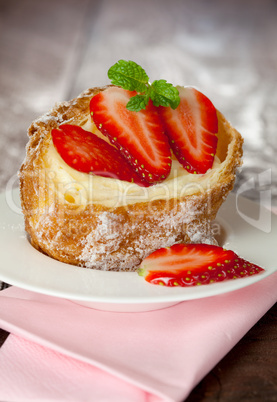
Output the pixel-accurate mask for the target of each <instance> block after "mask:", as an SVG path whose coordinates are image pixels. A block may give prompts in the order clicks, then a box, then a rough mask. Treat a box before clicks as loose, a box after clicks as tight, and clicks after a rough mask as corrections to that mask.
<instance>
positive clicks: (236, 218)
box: [0, 189, 277, 312]
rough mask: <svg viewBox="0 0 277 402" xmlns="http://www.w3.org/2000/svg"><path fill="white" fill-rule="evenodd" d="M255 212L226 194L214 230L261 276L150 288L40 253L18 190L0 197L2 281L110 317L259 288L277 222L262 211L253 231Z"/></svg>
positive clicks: (270, 263)
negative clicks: (28, 228)
mask: <svg viewBox="0 0 277 402" xmlns="http://www.w3.org/2000/svg"><path fill="white" fill-rule="evenodd" d="M259 208H260V207H259V205H258V204H256V203H253V202H250V201H249V200H247V199H245V198H241V197H240V198H236V196H235V195H233V194H230V195H229V197H228V199H227V201H226V202H225V203H224V204H223V206H222V207H221V209H220V212H219V214H218V218H217V220H216V224H217V225H220V226H218V227H220V230H221V234H220V236H219V242H220V244H221V245H222V246H223V245H224V246H226V248H229V249H232V250H234V251H235V252H236V253H237V254H239V255H240V256H241V257H243V258H245V259H247V260H250V261H251V262H254V263H255V264H257V265H260V266H262V267H263V268H265V269H266V271H265V272H263V273H261V274H258V275H254V276H251V277H247V278H243V279H236V280H229V281H226V282H220V283H215V284H212V285H203V286H195V287H190V288H187V287H177V288H167V287H162V286H156V285H151V284H149V283H148V282H146V281H145V280H144V279H143V278H142V277H139V276H138V274H137V273H133V272H132V273H126V272H103V271H98V270H90V269H85V268H80V267H75V266H72V265H68V264H65V263H61V262H59V261H56V260H54V259H52V258H49V257H47V256H46V255H44V254H42V253H40V252H38V251H37V250H35V249H34V248H33V247H32V246H31V245H30V243H29V242H28V240H27V238H26V235H25V231H24V223H23V216H22V214H21V213H20V202H19V194H18V189H16V190H14V191H13V192H6V193H2V194H1V195H0V244H1V260H0V261H1V262H0V280H2V281H4V282H7V283H9V284H12V285H15V286H18V287H21V288H24V289H27V290H31V291H35V292H39V293H43V294H47V295H51V296H56V297H62V298H66V299H69V300H72V301H74V302H76V303H79V304H82V305H85V306H89V307H93V308H97V309H100V310H108V311H126V312H127V311H150V310H156V309H161V308H164V307H169V306H171V305H174V304H177V303H179V302H181V301H185V300H192V299H199V298H204V297H209V296H216V295H220V294H223V293H226V292H230V291H234V290H237V289H240V288H243V287H245V286H248V285H251V284H253V283H255V282H258V281H260V280H261V279H263V278H265V277H266V276H268V275H270V274H272V273H273V272H275V271H276V270H277V266H276V265H277V263H276V245H277V218H276V217H275V216H271V214H270V212H269V211H267V210H264V209H262V212H263V214H264V216H265V217H266V216H267V217H268V214H270V215H269V220H268V224H267V227H266V228H257V227H255V226H259V224H258V223H259V219H258V218H257V216H258V217H259V213H260V212H261V211H260V209H259ZM266 214H267V215H266ZM256 219H257V220H256ZM269 224H271V230H270V231H269V229H268V225H269ZM260 226H263V225H262V224H261V225H260ZM215 228H216V227H215ZM265 229H266V230H267V232H265V231H264V230H265Z"/></svg>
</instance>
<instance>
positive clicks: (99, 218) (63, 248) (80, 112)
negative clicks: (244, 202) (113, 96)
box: [19, 87, 243, 271]
mask: <svg viewBox="0 0 277 402" xmlns="http://www.w3.org/2000/svg"><path fill="white" fill-rule="evenodd" d="M105 88H106V87H101V88H93V89H89V90H87V91H85V92H83V93H82V94H81V95H80V96H79V97H78V98H75V99H73V100H72V101H70V102H64V103H60V104H57V105H56V106H55V107H54V108H53V110H51V111H50V112H49V113H47V114H46V115H44V116H43V117H42V118H40V119H38V120H36V121H34V122H33V124H32V125H31V126H30V128H29V131H28V134H29V136H30V139H29V143H28V145H27V154H26V158H25V161H24V163H23V165H22V167H21V169H20V173H19V177H20V193H21V203H22V209H23V213H24V217H25V228H26V231H27V233H28V234H29V236H30V241H31V243H32V245H33V246H34V247H36V248H37V249H38V250H40V251H42V252H44V253H46V254H47V255H49V256H51V257H53V258H55V259H57V260H60V261H62V262H65V263H69V264H74V265H79V266H84V267H87V268H96V269H102V270H114V271H127V270H135V269H136V267H137V266H138V265H139V264H140V262H141V260H142V259H143V258H144V257H145V256H147V255H149V254H150V253H151V252H152V251H154V250H156V249H158V248H161V247H168V246H171V245H172V244H174V243H178V242H212V241H213V238H212V233H211V230H212V228H211V222H212V220H213V219H214V218H215V216H216V214H217V211H218V209H219V207H220V206H221V204H222V202H223V201H224V199H225V198H226V196H227V194H228V193H229V192H230V191H231V190H232V188H233V185H234V181H235V173H236V168H237V166H238V165H240V164H241V157H242V144H243V139H242V137H241V135H240V134H239V133H238V132H237V131H236V130H235V129H234V128H233V127H232V126H231V125H230V123H228V122H227V120H226V119H225V118H224V116H223V115H222V114H221V113H220V112H218V118H219V136H218V149H217V156H218V157H219V158H220V159H221V161H223V160H224V161H225V163H224V168H223V169H222V170H221V172H220V175H219V177H218V179H217V182H216V184H214V185H213V186H212V187H211V188H210V189H209V188H208V189H201V188H200V187H199V188H198V190H197V192H196V193H195V194H193V195H188V196H185V197H182V198H178V199H177V198H171V199H169V200H163V199H160V200H155V201H153V202H139V203H134V204H130V205H127V206H120V207H116V208H108V207H106V206H104V205H99V204H97V205H96V204H92V203H90V204H87V205H85V206H83V207H80V206H76V205H71V204H69V203H68V204H65V203H63V204H61V203H59V200H58V197H57V196H56V195H55V192H54V191H52V190H51V186H50V187H49V182H48V181H47V180H46V178H45V176H44V173H43V172H44V166H43V163H44V162H43V155H44V154H45V152H46V151H47V148H48V146H49V142H50V141H51V130H52V129H53V128H56V127H58V126H59V125H60V124H62V123H65V122H67V123H69V124H70V123H71V122H72V124H76V123H77V122H81V121H82V120H83V118H84V115H87V114H88V113H89V102H90V99H91V97H92V96H93V95H95V94H96V93H98V92H99V91H102V90H104V89H105ZM49 188H50V189H49Z"/></svg>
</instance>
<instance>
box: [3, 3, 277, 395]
mask: <svg viewBox="0 0 277 402" xmlns="http://www.w3.org/2000/svg"><path fill="white" fill-rule="evenodd" d="M276 40H277V4H276V1H274V0H263V1H259V0H244V1H241V0H232V1H230V2H227V1H220V0H212V1H206V0H199V1H193V0H185V1H182V0H171V1H165V0H160V1H159V0H139V1H132V0H129V1H128V0H113V1H112V0H106V1H105V0H102V1H97V0H48V1H44V2H40V1H35V0H20V1H17V0H10V1H8V2H5V1H0V89H1V90H0V118H1V134H0V189H1V190H2V191H4V190H5V188H6V185H7V183H8V184H9V185H10V184H11V183H12V184H13V185H16V182H17V181H16V176H15V175H16V172H17V170H18V168H19V166H20V164H21V161H22V160H23V158H24V155H25V144H26V142H27V137H26V129H27V127H28V126H29V124H30V122H31V121H32V120H33V119H34V118H36V117H38V116H39V115H41V114H43V113H44V112H45V111H47V110H49V109H50V108H51V107H52V106H53V104H54V103H55V102H57V101H62V100H67V99H70V98H72V97H74V96H76V95H78V94H79V93H80V92H81V91H82V90H84V89H86V88H87V87H91V86H96V85H97V86H98V85H105V84H107V83H108V82H109V81H108V78H107V70H108V68H109V67H110V66H111V65H112V64H114V63H115V62H116V61H117V60H118V59H126V60H134V61H136V62H138V63H139V64H141V65H142V66H143V67H144V68H145V69H146V71H147V73H148V75H149V76H150V80H151V81H153V80H155V79H159V78H165V79H167V80H168V81H169V82H172V83H173V84H182V85H193V86H196V87H198V88H199V89H200V90H201V91H202V92H204V93H205V94H206V95H207V96H209V97H210V98H211V99H212V101H213V102H214V103H215V105H216V106H217V108H218V109H220V110H221V111H222V112H223V113H224V114H225V115H226V117H227V118H228V119H229V120H230V121H231V122H232V123H233V125H234V126H235V127H236V128H237V129H238V130H239V131H241V133H242V134H243V136H244V138H245V157H244V167H243V169H242V170H241V172H240V173H239V175H238V180H237V184H236V187H235V191H241V189H242V185H243V183H245V182H246V181H248V180H249V179H251V178H252V180H253V182H252V183H253V186H252V187H251V186H250V187H249V186H248V187H249V188H248V190H247V191H246V192H245V194H244V195H245V196H247V197H249V198H252V199H256V200H259V199H260V196H261V192H262V191H271V199H270V200H271V206H272V207H276V206H277V164H276V154H277V135H276V127H277V113H276V109H277V90H276V89H277V87H276V82H277V80H276V71H277V46H276ZM263 172H269V174H270V181H269V182H268V181H266V180H265V181H263V180H262V177H264V176H261V174H262V173H263ZM267 177H269V176H267ZM261 252H262V250H261ZM276 318H277V307H276V305H275V306H274V307H273V308H272V309H271V310H270V311H269V312H268V313H267V314H266V315H265V316H264V317H263V318H262V319H261V320H260V321H259V323H257V324H256V325H255V327H254V328H252V329H251V330H250V331H249V333H248V334H247V335H246V336H245V337H244V338H243V339H242V340H241V341H240V342H239V344H238V345H237V346H236V347H235V348H234V349H233V350H232V351H231V352H230V353H229V354H228V355H227V356H226V357H225V358H224V359H223V360H222V361H221V362H220V363H219V364H218V365H217V366H216V367H215V368H214V369H213V370H212V371H211V373H210V374H208V376H207V377H206V378H204V379H203V381H202V382H201V383H200V384H199V385H198V386H197V387H196V388H195V389H194V391H193V392H192V393H191V395H190V397H189V398H188V399H187V401H190V402H191V401H205V402H207V401H208V402H210V401H211V402H212V401H221V402H229V401H230V402H231V401H251V402H254V401H257V402H260V401H277V348H276V336H277V335H276ZM6 335H7V334H6V333H4V331H0V344H2V343H3V342H4V340H5V337H6Z"/></svg>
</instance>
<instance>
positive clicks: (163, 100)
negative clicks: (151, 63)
mask: <svg viewBox="0 0 277 402" xmlns="http://www.w3.org/2000/svg"><path fill="white" fill-rule="evenodd" d="M108 77H109V79H110V80H111V83H112V84H113V85H117V86H120V87H121V88H123V89H127V90H128V91H136V92H137V93H138V94H137V95H135V96H133V97H132V98H131V99H130V101H129V102H128V103H127V105H126V108H127V109H128V110H130V111H133V112H139V111H140V110H141V109H145V108H146V106H147V104H148V102H149V99H151V100H152V101H153V104H154V105H155V106H165V107H168V106H170V107H171V108H172V109H176V108H177V106H178V105H179V103H180V97H179V92H178V89H177V88H176V87H174V86H173V85H172V84H170V83H169V82H167V81H166V80H156V81H154V82H153V83H152V84H151V83H150V82H149V77H148V75H147V74H146V72H145V70H144V69H143V68H142V67H141V66H139V65H138V64H137V63H135V62H134V61H130V60H129V61H126V60H119V61H118V62H117V63H115V64H114V65H113V66H112V67H111V68H110V69H109V71H108Z"/></svg>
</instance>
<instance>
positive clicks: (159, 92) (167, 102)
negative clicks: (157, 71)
mask: <svg viewBox="0 0 277 402" xmlns="http://www.w3.org/2000/svg"><path fill="white" fill-rule="evenodd" d="M150 98H151V99H152V101H153V104H154V105H155V106H166V107H167V106H170V107H171V108H172V109H176V108H177V106H178V105H179V103H180V97H179V92H178V89H177V88H176V87H174V86H173V85H172V84H170V83H169V82H167V81H166V80H156V81H154V82H153V83H152V85H151V87H150Z"/></svg>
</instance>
